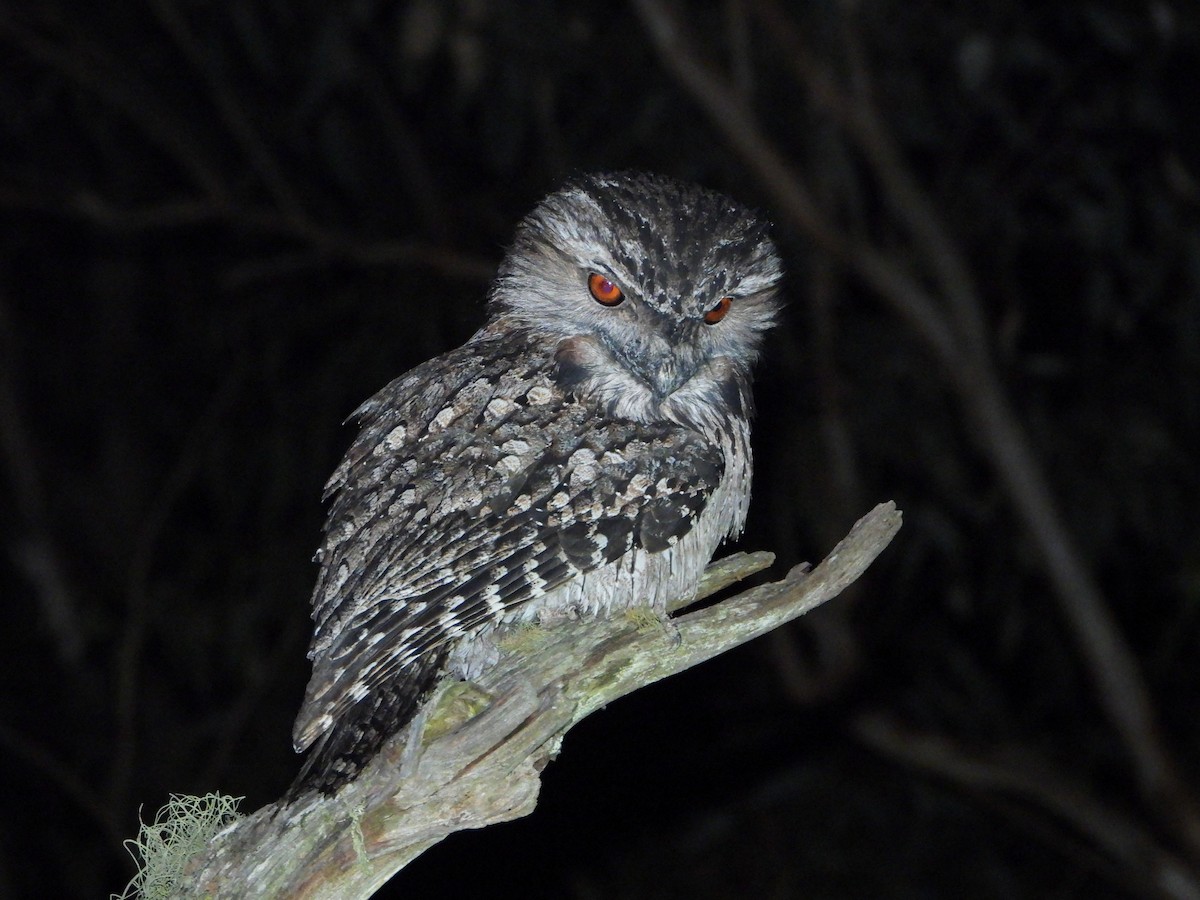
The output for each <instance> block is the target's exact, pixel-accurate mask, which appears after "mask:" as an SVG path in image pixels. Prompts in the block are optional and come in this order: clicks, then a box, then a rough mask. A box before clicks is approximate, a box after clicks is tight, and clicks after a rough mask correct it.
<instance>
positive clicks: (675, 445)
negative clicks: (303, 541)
mask: <svg viewBox="0 0 1200 900" xmlns="http://www.w3.org/2000/svg"><path fill="white" fill-rule="evenodd" d="M780 277H781V269H780V264H779V258H778V256H777V254H776V252H775V247H774V245H773V243H772V242H771V240H770V238H769V237H768V235H767V228H766V224H765V223H764V222H763V221H762V220H761V219H759V218H758V217H756V216H755V215H754V214H753V213H751V212H750V211H748V210H747V209H745V208H744V207H742V206H740V205H738V204H737V203H735V202H734V201H732V200H730V199H728V198H727V197H724V196H723V195H721V194H718V193H715V192H713V191H709V190H706V189H704V188H701V187H698V186H695V185H691V184H686V183H682V182H678V181H674V180H671V179H668V178H663V177H660V176H654V175H647V174H640V173H620V174H600V175H588V176H584V177H581V178H579V179H576V180H574V181H572V182H569V183H568V184H567V185H565V186H564V187H563V188H562V189H561V190H559V191H557V192H555V193H553V194H551V195H550V196H548V197H547V198H545V199H544V200H543V201H542V202H541V203H540V204H539V205H538V206H537V207H536V208H535V209H534V210H533V212H532V213H530V214H529V215H528V216H527V217H526V218H525V219H524V220H523V221H522V222H521V224H520V225H519V227H518V229H517V233H516V236H515V239H514V241H513V244H512V247H511V249H510V250H509V252H508V254H507V255H506V257H505V259H504V261H503V263H502V264H501V266H500V270H499V272H498V274H497V277H496V280H495V282H494V283H493V285H492V287H491V290H490V296H489V318H488V321H487V323H486V324H485V325H484V327H483V328H482V329H480V331H479V332H477V333H476V334H475V335H474V336H473V337H472V338H471V339H470V340H469V341H467V343H466V344H464V345H463V346H462V347H459V348H457V349H455V350H451V351H450V352H448V353H446V354H444V355H442V356H439V357H436V358H435V359H431V360H429V361H428V362H426V363H424V364H422V365H420V366H418V367H417V368H415V369H413V370H412V371H411V372H408V373H407V374H405V375H402V376H400V377H399V378H397V379H396V380H395V381H393V382H392V383H391V384H389V385H388V386H387V387H385V388H384V389H383V390H382V391H380V392H379V393H378V394H376V395H375V396H374V397H373V398H371V399H370V400H368V401H367V402H366V403H365V404H363V405H362V406H361V407H360V408H359V409H358V411H357V413H356V414H355V418H356V420H357V422H358V424H359V426H360V429H361V430H360V432H359V435H358V437H357V439H356V440H355V441H354V443H353V445H352V446H351V448H350V450H349V451H348V452H347V454H346V456H345V458H344V459H343V460H342V463H341V465H340V466H338V468H337V470H336V471H335V472H334V473H333V476H332V477H331V478H330V480H329V483H328V485H327V486H326V497H327V498H332V503H331V505H330V509H329V516H328V520H327V523H326V526H325V537H324V541H323V543H322V545H321V547H320V549H319V551H318V553H317V560H318V562H319V563H320V566H321V571H320V575H319V577H318V580H317V585H316V588H315V590H314V592H313V600H312V603H313V612H312V615H313V620H314V622H315V627H314V631H313V638H312V645H311V649H310V651H309V657H310V658H311V659H312V661H313V674H312V679H311V680H310V682H309V684H308V689H307V691H306V694H305V698H304V704H303V706H302V708H301V710H300V713H299V715H298V716H297V719H296V725H295V730H294V732H293V737H294V743H295V747H296V750H297V751H298V752H299V751H303V750H305V749H307V748H310V747H312V748H314V749H313V751H312V753H311V755H310V758H309V759H308V761H307V762H306V764H305V766H304V768H303V769H302V771H301V774H300V776H299V777H298V778H297V780H296V782H295V783H294V784H293V786H292V788H291V789H290V791H289V794H288V797H289V799H292V798H295V797H297V796H299V795H300V794H302V793H304V792H306V791H311V790H318V791H321V792H323V793H326V794H329V793H333V792H334V791H336V790H337V789H338V788H339V787H340V786H342V785H343V784H345V783H347V782H348V781H350V780H352V779H353V778H354V777H355V776H356V775H357V774H358V772H359V771H360V770H361V769H362V767H363V766H364V765H365V764H366V763H367V762H369V761H370V759H371V758H372V757H373V756H374V755H375V754H376V753H377V752H378V751H379V749H380V747H381V746H382V745H383V743H384V742H385V741H386V740H388V738H390V737H391V736H392V735H394V734H396V733H397V732H399V731H400V729H402V728H403V727H404V726H405V725H406V724H407V723H408V722H409V721H410V720H411V719H412V718H413V716H414V715H415V714H416V712H417V710H418V709H419V707H420V704H421V703H422V701H423V700H424V699H425V697H426V696H427V695H428V693H429V691H430V690H431V688H432V687H433V686H434V685H435V684H436V683H437V682H438V680H439V679H440V678H441V677H443V676H444V675H450V676H453V677H456V678H461V679H468V680H469V679H473V678H476V677H478V675H479V674H480V673H481V672H483V671H484V670H485V669H486V668H487V667H488V666H490V665H492V664H494V662H495V661H496V659H497V658H498V654H499V651H498V649H497V647H496V643H495V637H496V636H497V632H498V631H501V630H502V629H505V628H507V627H510V626H513V625H516V624H520V623H530V622H537V621H539V619H540V618H541V617H543V616H546V615H547V614H551V615H553V618H554V620H555V621H561V620H563V619H564V616H563V614H564V613H566V614H571V615H605V614H610V613H612V612H613V611H614V610H623V609H628V608H631V607H648V608H650V609H651V610H653V611H655V613H657V614H658V615H665V606H666V603H667V602H668V601H669V600H671V599H673V598H675V597H678V596H682V595H684V594H686V593H688V592H689V591H691V590H693V589H694V588H695V586H696V583H697V581H698V579H699V577H700V575H701V573H702V572H703V570H704V567H705V565H707V563H708V561H709V559H710V558H711V557H712V555H713V552H714V551H715V550H716V548H717V545H718V544H719V543H720V542H721V541H722V540H723V539H725V538H726V537H728V536H731V535H736V534H738V533H739V532H740V531H741V528H742V525H743V523H744V522H745V518H746V511H747V507H748V504H749V499H750V475H751V457H750V440H749V438H750V418H751V413H752V408H753V404H752V399H751V395H750V376H751V368H752V366H753V363H754V361H755V359H756V357H757V355H758V352H759V348H760V345H761V341H762V336H763V333H764V332H765V331H766V330H767V329H768V328H769V327H770V326H771V325H772V324H773V321H774V318H775V315H776V312H777V310H778V303H777V300H776V293H777V289H778V285H779V281H780ZM585 576H586V577H585ZM567 618H569V616H568V617H567Z"/></svg>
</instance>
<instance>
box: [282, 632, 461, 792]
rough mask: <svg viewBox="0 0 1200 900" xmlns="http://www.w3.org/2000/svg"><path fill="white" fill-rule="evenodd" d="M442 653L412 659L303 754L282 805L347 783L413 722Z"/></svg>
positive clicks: (432, 683)
mask: <svg viewBox="0 0 1200 900" xmlns="http://www.w3.org/2000/svg"><path fill="white" fill-rule="evenodd" d="M446 656H447V651H442V652H441V653H437V654H433V655H431V656H428V657H425V658H422V659H418V660H416V661H414V662H413V664H411V665H409V666H407V667H406V668H405V669H404V672H403V673H402V674H401V675H400V676H399V677H397V678H394V679H393V680H392V681H391V682H389V683H387V684H384V685H381V686H379V687H378V688H376V689H375V690H373V691H372V692H371V693H370V695H369V696H367V697H364V698H363V699H362V700H360V701H359V702H358V703H357V704H356V705H355V706H353V707H352V708H351V709H350V711H349V713H348V714H347V715H346V716H344V717H343V718H342V720H340V721H338V722H335V723H334V725H333V727H332V728H331V729H329V731H327V732H326V733H325V734H324V735H322V736H321V737H320V738H319V739H318V740H317V742H316V743H315V744H314V745H313V747H312V749H311V750H310V751H309V756H308V759H306V760H305V761H304V765H303V766H302V767H301V769H300V774H298V775H297V776H296V779H295V780H294V781H293V782H292V784H291V787H289V788H288V789H287V792H286V793H285V794H284V795H283V802H284V804H288V803H292V802H293V801H295V800H296V799H298V798H299V797H300V796H301V795H302V794H306V793H309V792H310V791H320V792H321V793H322V794H325V795H330V794H333V793H335V792H336V791H337V790H338V788H340V787H341V786H342V785H344V784H347V783H349V782H351V781H353V780H354V779H355V778H357V777H358V773H359V772H361V771H362V770H363V768H364V767H365V766H366V765H367V763H369V762H370V761H371V760H372V759H373V758H374V757H375V754H377V753H378V752H379V750H380V748H381V747H382V746H383V745H384V743H385V742H386V741H387V740H388V739H389V738H391V737H392V736H393V735H395V734H398V733H399V732H400V730H401V729H402V728H404V726H406V725H407V724H408V723H409V722H411V721H412V720H413V717H414V716H416V714H417V711H418V710H419V709H420V707H421V704H422V703H423V702H425V700H426V699H427V698H428V696H429V693H430V691H432V690H433V687H434V686H435V685H436V684H437V682H438V679H439V678H440V677H441V675H442V673H443V672H444V671H445V663H446Z"/></svg>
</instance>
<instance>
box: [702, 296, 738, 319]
mask: <svg viewBox="0 0 1200 900" xmlns="http://www.w3.org/2000/svg"><path fill="white" fill-rule="evenodd" d="M731 306H733V298H732V297H722V298H721V302H719V303H718V304H717V305H716V306H714V307H713V308H712V309H710V310H709V311H708V312H706V313H705V314H704V324H705V325H716V324H717V323H718V322H720V321H721V320H722V319H723V318H725V313H727V312H729V307H731Z"/></svg>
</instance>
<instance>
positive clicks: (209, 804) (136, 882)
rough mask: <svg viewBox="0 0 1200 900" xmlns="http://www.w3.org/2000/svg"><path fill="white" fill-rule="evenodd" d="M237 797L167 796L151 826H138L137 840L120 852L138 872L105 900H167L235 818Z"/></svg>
mask: <svg viewBox="0 0 1200 900" xmlns="http://www.w3.org/2000/svg"><path fill="white" fill-rule="evenodd" d="M243 799H245V798H243V797H230V796H228V795H225V794H205V795H204V796H203V797H192V796H188V795H186V794H172V795H171V800H170V802H169V803H167V805H166V806H164V807H163V808H162V809H160V810H159V811H158V814H157V815H156V816H155V817H154V821H153V822H152V823H146V822H143V823H142V825H141V827H140V828H139V829H138V836H137V837H136V838H134V839H131V840H128V841H126V842H125V849H127V850H128V851H129V855H130V856H132V857H133V858H134V861H135V862H137V863H138V872H137V874H136V875H134V876H133V878H132V880H130V882H129V884H128V885H126V887H125V890H124V891H122V892H121V893H120V894H112V895H110V898H109V900H166V898H168V897H170V896H172V894H173V892H174V891H175V889H176V887H177V886H178V884H179V881H180V879H181V878H182V877H183V871H184V867H185V866H187V864H188V862H190V861H191V860H192V859H193V858H194V857H195V856H196V855H197V854H198V853H200V852H201V851H202V850H204V849H205V848H206V847H207V846H208V843H209V842H210V841H211V840H212V839H213V838H214V837H215V836H216V835H217V833H218V832H220V831H221V829H223V828H225V827H226V826H227V825H229V824H231V823H232V822H234V821H236V820H237V819H239V818H241V816H240V815H238V812H237V807H238V804H239V803H241V802H242V800H243Z"/></svg>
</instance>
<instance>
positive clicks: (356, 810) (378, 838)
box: [174, 503, 900, 898]
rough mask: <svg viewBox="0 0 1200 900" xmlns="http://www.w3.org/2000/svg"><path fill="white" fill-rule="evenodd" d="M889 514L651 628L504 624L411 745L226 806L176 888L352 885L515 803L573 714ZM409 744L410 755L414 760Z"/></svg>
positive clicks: (336, 892)
mask: <svg viewBox="0 0 1200 900" xmlns="http://www.w3.org/2000/svg"><path fill="white" fill-rule="evenodd" d="M899 528H900V512H899V511H898V510H897V509H896V508H895V506H894V504H891V503H884V504H881V505H879V506H878V507H876V508H875V509H874V510H873V511H872V512H871V513H870V514H869V515H867V516H866V517H864V518H863V519H862V520H860V521H859V522H858V523H857V524H856V525H855V526H854V528H853V529H852V530H851V531H850V534H849V535H847V537H846V538H845V539H844V540H842V541H841V543H839V544H838V545H837V546H836V547H835V548H834V550H833V552H832V553H830V554H829V556H828V557H827V558H826V559H825V560H824V561H823V562H822V563H821V564H820V565H818V566H817V567H816V568H815V569H813V570H812V571H811V572H810V571H806V568H807V567H797V568H796V569H793V570H792V572H791V573H789V574H788V576H787V577H786V578H784V579H783V580H782V581H779V582H776V583H773V584H765V585H762V586H760V587H756V588H753V589H751V590H748V591H745V592H743V593H741V594H738V595H737V596H734V597H731V598H729V599H727V600H724V601H721V602H719V603H716V604H714V605H712V606H707V607H704V608H702V609H698V610H694V611H692V612H685V613H681V614H679V615H678V616H676V617H675V618H673V619H672V620H671V622H670V624H669V625H668V626H666V627H662V626H659V625H651V626H649V627H647V626H646V624H645V623H644V622H643V623H641V626H640V627H639V624H638V623H637V622H636V621H634V620H633V619H632V618H626V617H617V618H614V619H599V620H595V621H590V622H580V623H577V624H576V625H573V626H572V627H568V628H555V629H540V628H530V629H527V630H523V631H521V632H518V633H517V634H516V635H515V636H513V638H512V639H511V641H510V644H509V646H510V649H511V650H515V649H516V646H518V645H519V652H509V653H506V654H505V657H504V659H503V660H502V661H501V663H500V664H499V665H498V666H496V667H495V668H494V669H493V670H491V671H490V672H489V673H487V675H486V676H485V677H484V678H483V679H481V681H480V684H479V685H478V687H479V688H480V689H481V691H482V692H483V693H477V695H476V696H475V702H474V706H476V707H478V706H481V705H484V703H483V702H482V701H481V700H480V698H481V697H485V696H486V697H487V704H486V709H484V710H483V711H482V712H477V710H476V709H472V705H473V704H472V702H471V698H470V697H469V696H468V695H469V694H470V693H471V691H473V690H474V688H473V687H472V688H470V689H466V688H464V687H463V686H462V685H451V686H449V687H447V688H444V689H443V691H442V694H441V695H440V696H439V697H438V698H437V700H436V701H435V703H434V704H433V705H432V710H433V711H432V712H431V713H430V715H429V717H428V719H427V721H426V724H425V729H424V733H423V736H422V738H421V741H422V745H421V749H420V750H419V752H417V753H410V752H407V751H406V748H405V746H404V744H405V738H404V735H401V736H398V737H397V738H396V739H394V740H393V741H392V742H391V743H390V744H389V745H388V746H387V747H385V749H384V751H383V752H382V753H381V754H380V755H379V757H378V758H377V759H376V760H375V762H373V763H372V764H371V765H370V766H368V768H367V769H366V770H365V771H364V772H363V774H362V775H360V776H359V778H358V779H357V780H356V781H355V782H353V783H351V784H350V785H348V786H347V787H346V788H345V789H343V790H342V792H341V793H340V794H338V795H337V796H335V797H333V798H327V797H321V796H315V795H309V796H306V797H303V798H301V799H300V800H299V801H298V802H296V803H295V804H293V805H291V806H289V807H285V808H282V809H280V808H279V807H278V806H277V805H275V804H272V805H269V806H266V807H264V808H263V809H260V810H258V811H257V812H255V813H254V814H252V815H250V816H248V817H247V818H245V819H241V820H239V821H238V822H237V823H236V824H235V825H233V826H231V827H230V828H229V829H227V830H226V831H225V832H223V833H222V834H221V835H219V836H218V837H217V839H215V840H214V841H213V842H212V843H211V845H210V846H209V849H208V851H207V852H206V853H205V854H203V856H202V857H201V858H198V859H196V860H194V862H193V864H192V866H191V869H190V871H189V873H188V874H187V876H186V878H185V881H184V883H183V884H181V885H179V886H178V889H177V890H176V891H175V892H174V895H175V896H181V897H201V896H203V897H234V896H236V897H247V898H250V897H303V898H362V897H368V896H370V895H371V894H372V893H373V892H374V891H375V890H377V889H378V888H379V887H380V886H381V885H383V884H384V883H385V882H386V881H387V880H388V879H390V878H391V877H392V875H394V874H395V873H396V872H398V871H399V870H400V869H402V868H403V867H404V866H405V865H407V864H408V863H409V862H410V861H412V860H413V859H415V858H416V857H417V856H419V855H420V854H421V853H423V852H424V851H425V850H427V849H429V848H430V847H431V846H433V845H434V844H436V843H437V842H438V841H440V840H442V839H443V838H444V837H446V836H447V835H449V834H451V833H452V832H455V831H459V830H462V829H466V828H482V827H484V826H486V825H490V824H492V823H495V822H503V821H507V820H510V819H515V818H518V817H520V816H524V815H527V814H528V813H530V812H532V811H533V808H534V806H535V804H536V802H537V797H538V789H539V785H540V779H539V775H540V772H541V771H542V769H543V768H544V767H545V766H546V765H547V763H549V762H550V761H551V760H552V759H554V757H555V756H556V755H557V754H558V751H559V747H560V745H561V742H562V739H563V736H564V735H565V734H566V733H567V732H568V731H569V730H570V729H571V728H572V727H573V726H574V725H575V724H576V723H578V722H579V721H580V720H582V719H583V718H584V717H586V716H587V715H589V714H590V713H592V712H594V711H595V710H597V709H599V708H600V707H602V706H604V705H606V704H608V703H611V702H612V701H613V700H616V699H618V698H619V697H622V696H624V695H625V694H628V693H631V692H632V691H635V690H637V689H638V688H641V687H645V686H646V685H649V684H653V683H654V682H656V681H660V680H662V679H664V678H666V677H668V676H670V675H674V674H675V673H677V672H682V671H684V670H685V669H689V668H691V667H692V666H694V665H696V664H697V663H700V662H703V661H704V660H706V659H710V658H712V657H714V656H717V655H718V654H720V653H724V652H725V651H726V650H730V649H732V648H733V647H736V646H738V645H740V644H743V643H745V642H746V641H749V640H752V639H753V638H755V637H758V636H759V635H762V634H765V633H766V632H768V631H770V630H771V629H774V628H777V627H778V626H780V625H782V624H784V623H785V622H788V621H790V620H792V619H794V618H796V617H797V616H800V615H802V614H804V613H805V612H808V611H809V610H811V609H813V608H815V607H817V606H819V605H821V604H822V603H824V602H825V601H827V600H829V599H831V598H832V597H835V596H836V595H837V594H839V593H840V592H841V591H842V590H843V589H844V588H846V586H847V585H849V584H850V583H851V582H853V581H854V580H855V579H856V578H858V577H859V575H861V574H862V573H863V571H864V570H865V569H866V568H867V566H868V565H870V563H871V562H872V561H873V560H874V559H875V557H876V556H878V555H879V553H880V552H881V551H882V550H883V548H884V547H886V546H887V545H888V543H889V542H890V541H891V539H892V538H893V537H894V536H895V534H896V532H897V530H898V529H899ZM773 559H774V557H773V556H772V555H771V554H769V553H753V554H737V555H735V556H732V557H729V558H727V559H724V560H721V561H719V562H717V563H714V564H713V565H711V566H710V567H709V570H708V572H707V573H706V574H705V578H704V581H703V583H702V585H701V587H700V589H699V591H698V592H697V594H696V596H694V597H686V598H682V599H681V600H680V601H679V602H678V603H677V604H676V608H679V609H682V608H684V607H687V606H690V605H692V604H694V603H695V602H696V601H697V600H700V599H703V598H705V597H708V596H710V595H712V594H713V593H715V592H716V591H719V590H722V589H723V588H726V587H728V586H729V585H731V584H733V583H734V582H736V581H738V580H739V579H741V578H744V577H746V576H747V575H750V574H753V573H755V572H758V571H761V570H762V569H764V568H766V567H767V566H769V565H770V564H771V563H772V561H773ZM413 757H415V760H414V759H413Z"/></svg>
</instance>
